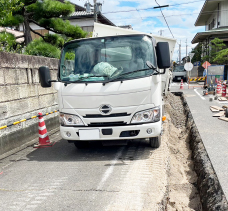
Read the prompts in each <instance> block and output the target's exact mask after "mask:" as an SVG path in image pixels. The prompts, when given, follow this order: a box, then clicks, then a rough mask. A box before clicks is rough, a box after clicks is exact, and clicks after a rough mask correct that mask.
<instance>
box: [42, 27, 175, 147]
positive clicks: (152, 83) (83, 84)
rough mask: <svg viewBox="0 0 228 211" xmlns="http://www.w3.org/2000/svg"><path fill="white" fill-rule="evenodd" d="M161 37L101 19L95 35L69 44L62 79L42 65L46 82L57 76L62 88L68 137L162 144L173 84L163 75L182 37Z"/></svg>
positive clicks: (83, 141) (82, 143)
mask: <svg viewBox="0 0 228 211" xmlns="http://www.w3.org/2000/svg"><path fill="white" fill-rule="evenodd" d="M99 27H100V28H101V29H99ZM156 38H157V37H156ZM158 38H159V39H160V40H161V41H162V42H160V40H159V39H157V40H159V42H157V40H156V39H155V36H152V35H150V34H146V33H145V34H144V33H139V32H135V31H133V30H127V29H121V28H118V27H111V26H108V30H107V26H104V25H102V24H95V28H94V33H93V37H92V38H86V39H78V40H74V41H71V42H68V43H66V44H65V45H64V47H63V49H62V53H61V58H60V61H59V71H58V80H57V81H53V80H51V78H50V70H49V68H48V67H46V66H43V67H40V68H39V76H40V82H41V86H42V87H51V83H53V82H54V87H55V89H56V90H57V91H58V103H59V112H60V132H61V136H62V138H63V139H65V140H68V141H69V142H73V143H74V144H75V146H76V147H77V148H84V147H86V146H87V144H88V142H89V141H108V140H119V141H120V140H132V139H141V138H147V139H149V142H150V146H151V147H153V148H157V147H159V146H160V143H161V133H162V114H163V111H162V110H163V106H162V104H163V94H164V93H165V90H167V76H165V77H163V78H164V79H163V80H162V75H163V76H164V75H165V74H167V71H166V69H167V68H169V67H170V57H171V56H172V52H173V50H174V46H175V42H176V41H175V40H174V39H168V38H163V37H158ZM164 41H165V42H164Z"/></svg>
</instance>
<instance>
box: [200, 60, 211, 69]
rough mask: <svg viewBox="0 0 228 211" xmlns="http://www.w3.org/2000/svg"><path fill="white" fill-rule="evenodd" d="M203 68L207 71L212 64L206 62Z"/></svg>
mask: <svg viewBox="0 0 228 211" xmlns="http://www.w3.org/2000/svg"><path fill="white" fill-rule="evenodd" d="M202 66H203V67H204V69H206V70H207V68H208V67H209V66H211V64H210V63H209V62H208V61H206V62H204V63H203V64H202Z"/></svg>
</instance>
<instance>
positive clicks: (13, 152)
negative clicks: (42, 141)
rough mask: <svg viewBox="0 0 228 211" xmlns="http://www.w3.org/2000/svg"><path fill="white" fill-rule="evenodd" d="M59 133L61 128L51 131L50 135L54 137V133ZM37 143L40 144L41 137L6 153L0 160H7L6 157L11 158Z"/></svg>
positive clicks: (0, 156)
mask: <svg viewBox="0 0 228 211" xmlns="http://www.w3.org/2000/svg"><path fill="white" fill-rule="evenodd" d="M58 131H59V127H58V128H55V129H53V130H51V131H50V132H48V135H49V136H51V135H53V134H54V133H56V132H58ZM37 142H39V137H37V138H35V139H33V140H32V141H29V142H27V143H25V144H23V145H21V146H19V147H17V148H15V149H12V150H10V151H9V152H6V153H4V154H2V155H0V160H2V159H4V158H6V157H8V156H10V155H12V154H15V153H17V152H19V151H21V150H23V149H25V148H27V147H29V146H32V145H34V144H35V143H37Z"/></svg>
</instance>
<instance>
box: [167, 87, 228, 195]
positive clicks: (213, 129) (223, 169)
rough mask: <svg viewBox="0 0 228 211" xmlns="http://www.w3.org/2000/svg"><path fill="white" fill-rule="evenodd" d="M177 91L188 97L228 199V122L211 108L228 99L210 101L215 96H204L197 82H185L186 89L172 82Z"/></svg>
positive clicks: (221, 104)
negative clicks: (188, 83)
mask: <svg viewBox="0 0 228 211" xmlns="http://www.w3.org/2000/svg"><path fill="white" fill-rule="evenodd" d="M193 87H195V89H193ZM176 91H178V92H183V93H184V95H185V97H186V100H187V103H188V106H189V108H190V110H191V113H192V115H193V118H194V121H195V123H196V126H197V128H198V130H199V133H200V136H201V138H202V141H203V144H204V146H205V148H206V151H207V153H208V155H209V158H210V160H211V163H212V166H213V168H214V170H215V172H216V174H217V176H218V179H219V182H220V184H221V186H222V189H223V191H224V193H225V196H226V198H227V199H228V183H227V178H228V133H227V130H228V122H225V121H222V120H219V119H218V118H217V117H212V115H213V112H211V110H210V108H209V107H210V106H219V107H222V106H223V105H228V101H226V102H220V101H218V100H213V101H212V102H211V101H209V98H210V97H214V96H213V95H208V96H202V94H203V89H202V88H201V87H197V86H196V84H191V85H190V89H188V85H187V84H186V83H184V89H180V83H172V85H171V92H176Z"/></svg>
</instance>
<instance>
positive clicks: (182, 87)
mask: <svg viewBox="0 0 228 211" xmlns="http://www.w3.org/2000/svg"><path fill="white" fill-rule="evenodd" d="M180 89H184V84H183V79H181V84H180Z"/></svg>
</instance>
